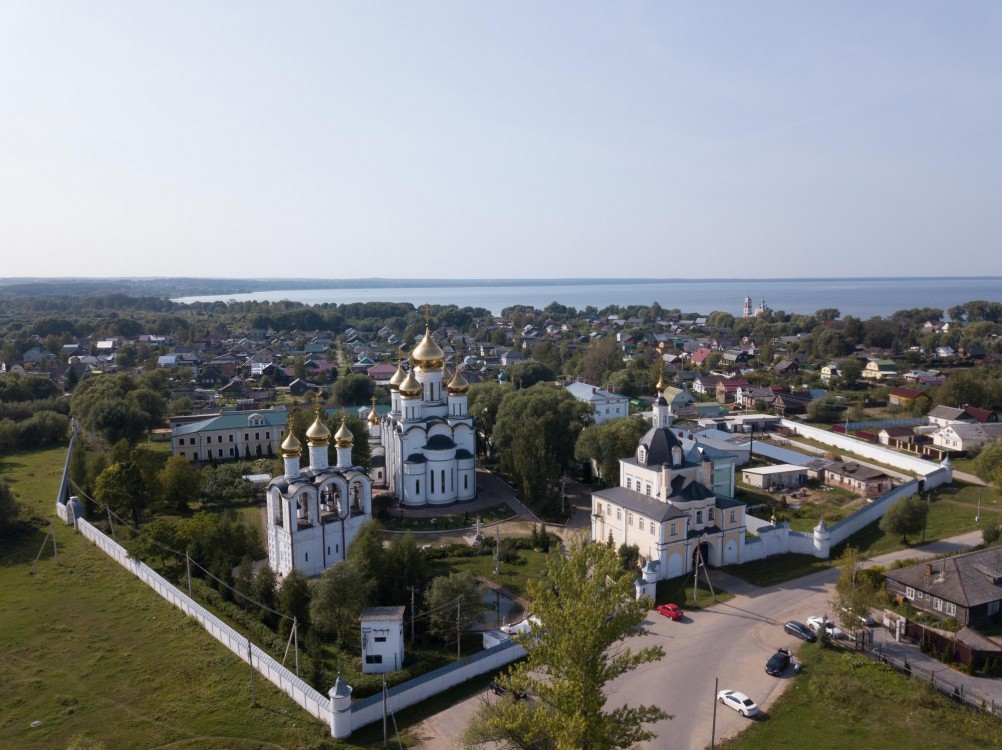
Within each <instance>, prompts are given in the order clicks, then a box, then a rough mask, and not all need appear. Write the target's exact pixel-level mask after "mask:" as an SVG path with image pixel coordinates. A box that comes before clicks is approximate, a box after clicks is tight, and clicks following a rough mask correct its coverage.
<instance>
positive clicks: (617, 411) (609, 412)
mask: <svg viewBox="0 0 1002 750" xmlns="http://www.w3.org/2000/svg"><path fill="white" fill-rule="evenodd" d="M565 387H566V389H567V391H568V392H569V393H570V394H571V395H572V396H574V398H576V399H577V400H578V401H583V402H584V403H586V404H588V405H589V406H591V408H592V414H593V415H594V417H595V424H602V423H603V422H608V421H609V420H610V419H616V418H618V417H625V416H627V415H628V414H629V413H630V399H629V398H627V397H626V396H624V395H623V394H621V393H611V392H610V391H607V390H605V389H604V388H599V387H598V386H594V385H590V384H588V383H571V384H570V385H567V386H565Z"/></svg>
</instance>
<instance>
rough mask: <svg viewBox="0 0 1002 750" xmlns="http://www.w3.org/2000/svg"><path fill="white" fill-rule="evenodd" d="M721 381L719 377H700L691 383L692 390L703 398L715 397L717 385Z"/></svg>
mask: <svg viewBox="0 0 1002 750" xmlns="http://www.w3.org/2000/svg"><path fill="white" fill-rule="evenodd" d="M723 379H724V378H723V377H721V376H720V375H700V376H698V377H697V378H696V379H695V380H693V381H692V390H693V391H695V392H696V393H699V394H702V395H704V396H711V395H713V396H715V395H716V393H717V383H719V382H720V381H722V380H723Z"/></svg>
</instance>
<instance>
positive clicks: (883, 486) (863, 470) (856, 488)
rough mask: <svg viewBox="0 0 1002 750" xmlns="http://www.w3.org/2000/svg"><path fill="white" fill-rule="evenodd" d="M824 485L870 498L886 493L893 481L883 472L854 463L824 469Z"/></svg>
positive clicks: (834, 465) (835, 464)
mask: <svg viewBox="0 0 1002 750" xmlns="http://www.w3.org/2000/svg"><path fill="white" fill-rule="evenodd" d="M824 483H825V484H827V485H828V486H829V487H841V488H843V489H847V490H850V491H851V492H855V493H857V494H860V495H863V496H864V497H871V498H872V497H878V496H880V495H882V494H884V493H885V492H888V491H889V490H890V489H891V488H892V487H893V486H894V482H893V480H892V479H891V477H890V476H889V475H888V474H886V473H885V472H883V471H881V470H880V469H874V468H873V467H871V466H863V465H862V464H858V463H856V462H855V461H848V462H844V463H832V464H830V465H828V466H827V467H826V468H825V476H824Z"/></svg>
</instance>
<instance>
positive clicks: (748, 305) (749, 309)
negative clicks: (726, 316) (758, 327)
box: [741, 296, 752, 318]
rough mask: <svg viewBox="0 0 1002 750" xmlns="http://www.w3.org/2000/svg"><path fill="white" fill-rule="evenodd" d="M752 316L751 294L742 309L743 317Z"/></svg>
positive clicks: (746, 298)
mask: <svg viewBox="0 0 1002 750" xmlns="http://www.w3.org/2000/svg"><path fill="white" fill-rule="evenodd" d="M751 316H752V307H751V297H750V296H749V297H745V304H744V307H743V308H742V309H741V317H742V318H750V317H751Z"/></svg>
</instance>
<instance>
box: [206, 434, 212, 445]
mask: <svg viewBox="0 0 1002 750" xmlns="http://www.w3.org/2000/svg"><path fill="white" fill-rule="evenodd" d="M205 442H207V443H211V442H212V435H206V436H205Z"/></svg>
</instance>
